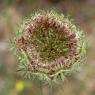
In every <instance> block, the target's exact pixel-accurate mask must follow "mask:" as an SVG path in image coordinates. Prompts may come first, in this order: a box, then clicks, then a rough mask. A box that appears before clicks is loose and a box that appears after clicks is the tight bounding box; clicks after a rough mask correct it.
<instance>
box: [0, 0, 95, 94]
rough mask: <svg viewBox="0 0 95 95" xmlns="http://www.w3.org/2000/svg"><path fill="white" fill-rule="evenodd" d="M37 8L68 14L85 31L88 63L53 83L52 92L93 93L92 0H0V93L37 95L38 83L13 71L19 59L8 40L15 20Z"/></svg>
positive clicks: (94, 34) (94, 25) (94, 2)
mask: <svg viewBox="0 0 95 95" xmlns="http://www.w3.org/2000/svg"><path fill="white" fill-rule="evenodd" d="M39 9H41V10H48V9H49V10H50V9H56V10H57V11H59V12H61V13H64V14H65V15H68V16H69V17H71V18H73V19H74V22H75V23H76V24H77V25H78V26H80V28H81V29H82V30H83V31H85V32H86V33H87V43H88V56H87V65H86V66H84V67H83V68H82V70H81V71H80V73H77V74H75V75H72V76H69V77H68V78H66V79H65V81H64V84H61V85H59V86H54V88H53V94H54V95H95V0H0V95H40V89H39V86H38V85H35V84H34V83H33V82H32V81H29V80H26V79H23V78H22V77H21V76H20V75H18V74H17V73H16V68H17V65H18V63H17V62H16V58H15V57H14V56H13V53H12V52H11V51H10V49H9V44H8V39H9V37H10V36H11V37H12V35H13V34H14V32H15V31H16V25H17V23H18V22H19V21H20V20H21V19H22V18H24V17H25V16H28V15H30V14H31V13H32V12H34V11H37V10H39ZM44 92H45V93H46V95H48V94H47V91H46V89H45V91H44Z"/></svg>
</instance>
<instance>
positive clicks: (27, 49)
mask: <svg viewBox="0 0 95 95" xmlns="http://www.w3.org/2000/svg"><path fill="white" fill-rule="evenodd" d="M18 34H20V35H18V36H17V37H15V43H16V48H17V51H19V53H20V55H19V57H20V59H21V61H22V60H24V61H22V63H24V64H21V65H23V66H22V67H23V69H21V68H20V69H19V70H22V71H21V72H24V71H26V73H24V75H25V76H26V77H28V78H33V76H37V78H40V79H41V80H57V79H59V78H60V79H63V76H64V75H65V72H66V71H72V69H73V67H74V66H75V65H76V64H82V63H83V61H82V60H83V57H85V56H86V47H85V45H86V44H85V36H84V33H83V32H82V31H80V30H79V29H77V27H76V26H75V25H74V24H72V22H71V20H69V19H68V18H67V17H64V15H63V14H58V13H56V12H54V11H51V12H41V13H35V14H34V15H31V16H30V18H29V19H27V20H25V21H24V23H22V24H21V27H20V29H19V31H18Z"/></svg>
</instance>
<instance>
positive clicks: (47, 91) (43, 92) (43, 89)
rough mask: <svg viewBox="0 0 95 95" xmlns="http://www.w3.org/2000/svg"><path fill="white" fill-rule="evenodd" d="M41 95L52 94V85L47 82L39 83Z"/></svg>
mask: <svg viewBox="0 0 95 95" xmlns="http://www.w3.org/2000/svg"><path fill="white" fill-rule="evenodd" d="M40 89H41V95H53V89H52V87H49V85H47V84H42V83H40Z"/></svg>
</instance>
